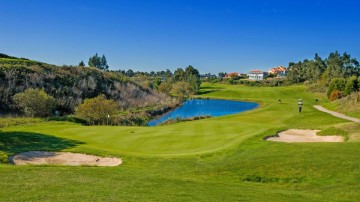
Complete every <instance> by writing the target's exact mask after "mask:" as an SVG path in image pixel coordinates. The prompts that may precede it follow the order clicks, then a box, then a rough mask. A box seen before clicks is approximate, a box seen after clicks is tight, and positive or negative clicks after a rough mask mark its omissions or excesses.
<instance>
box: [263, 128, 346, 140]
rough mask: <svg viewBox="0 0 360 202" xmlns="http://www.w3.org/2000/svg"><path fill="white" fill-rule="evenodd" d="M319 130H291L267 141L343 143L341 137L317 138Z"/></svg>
mask: <svg viewBox="0 0 360 202" xmlns="http://www.w3.org/2000/svg"><path fill="white" fill-rule="evenodd" d="M318 131H319V130H298V129H289V130H286V131H282V132H280V133H278V134H277V136H278V137H277V136H275V137H269V138H267V139H266V140H267V141H274V142H343V141H344V139H343V137H341V136H317V135H316V133H317V132H318Z"/></svg>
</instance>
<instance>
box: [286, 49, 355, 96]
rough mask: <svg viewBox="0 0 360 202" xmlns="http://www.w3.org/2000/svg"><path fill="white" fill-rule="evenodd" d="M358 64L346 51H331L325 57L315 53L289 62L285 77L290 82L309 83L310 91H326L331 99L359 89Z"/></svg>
mask: <svg viewBox="0 0 360 202" xmlns="http://www.w3.org/2000/svg"><path fill="white" fill-rule="evenodd" d="M359 76H360V65H359V62H358V60H357V59H356V58H353V57H351V55H350V54H348V53H346V52H345V53H343V54H340V53H339V52H338V51H335V52H332V53H330V54H329V56H328V57H327V58H325V59H322V58H321V57H320V56H319V55H318V54H315V57H314V59H311V60H309V59H305V60H303V61H299V62H297V63H294V62H290V63H289V68H288V74H287V79H288V80H289V81H291V82H292V83H303V82H305V83H306V84H308V85H309V89H310V90H312V91H319V92H326V93H327V96H328V98H330V99H331V100H334V99H338V98H341V97H343V96H346V95H349V94H351V93H352V92H356V91H358V90H359V88H360V86H359V83H360V78H359Z"/></svg>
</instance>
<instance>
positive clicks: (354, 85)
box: [344, 76, 358, 95]
mask: <svg viewBox="0 0 360 202" xmlns="http://www.w3.org/2000/svg"><path fill="white" fill-rule="evenodd" d="M357 90H358V80H357V78H356V76H352V77H350V78H348V79H347V80H346V85H345V90H344V93H345V94H346V95H350V94H351V93H352V92H355V91H357Z"/></svg>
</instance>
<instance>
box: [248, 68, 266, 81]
mask: <svg viewBox="0 0 360 202" xmlns="http://www.w3.org/2000/svg"><path fill="white" fill-rule="evenodd" d="M267 76H268V73H267V72H264V71H261V70H251V71H250V72H249V73H248V77H249V79H250V80H255V81H258V80H263V79H265V78H266V77H267Z"/></svg>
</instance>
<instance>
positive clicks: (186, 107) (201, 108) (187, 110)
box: [148, 99, 259, 126]
mask: <svg viewBox="0 0 360 202" xmlns="http://www.w3.org/2000/svg"><path fill="white" fill-rule="evenodd" d="M257 106H259V105H258V104H257V103H253V102H240V101H230V100H202V99H193V100H188V101H186V102H184V103H183V105H182V106H180V107H178V108H176V109H175V110H173V111H171V112H169V113H166V114H164V115H163V116H161V117H160V118H158V119H154V120H151V121H149V123H148V126H156V125H158V124H161V123H162V122H165V121H167V120H169V119H176V118H177V117H179V118H190V117H194V116H224V115H229V114H236V113H239V112H243V111H246V110H250V109H254V108H256V107H257Z"/></svg>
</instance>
